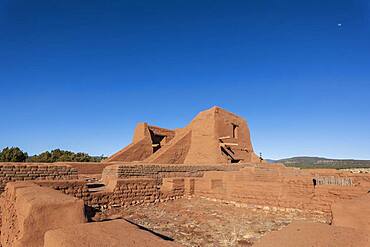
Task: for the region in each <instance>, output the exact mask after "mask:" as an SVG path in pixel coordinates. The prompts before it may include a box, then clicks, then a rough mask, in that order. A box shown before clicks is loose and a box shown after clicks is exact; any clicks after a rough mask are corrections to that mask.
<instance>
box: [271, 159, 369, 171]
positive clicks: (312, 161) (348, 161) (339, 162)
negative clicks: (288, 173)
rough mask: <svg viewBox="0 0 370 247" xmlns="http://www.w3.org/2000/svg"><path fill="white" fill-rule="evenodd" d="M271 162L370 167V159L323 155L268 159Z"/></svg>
mask: <svg viewBox="0 0 370 247" xmlns="http://www.w3.org/2000/svg"><path fill="white" fill-rule="evenodd" d="M267 161H268V162H271V163H283V164H284V165H286V166H292V167H300V168H334V169H344V168H370V160H354V159H328V158H322V157H306V156H302V157H293V158H287V159H281V160H267Z"/></svg>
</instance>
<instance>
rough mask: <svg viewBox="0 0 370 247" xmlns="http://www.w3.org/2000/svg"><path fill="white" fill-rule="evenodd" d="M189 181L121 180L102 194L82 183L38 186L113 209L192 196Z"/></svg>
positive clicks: (43, 184) (89, 203)
mask: <svg viewBox="0 0 370 247" xmlns="http://www.w3.org/2000/svg"><path fill="white" fill-rule="evenodd" d="M189 181H190V180H189V179H187V178H167V179H165V180H164V182H163V185H162V181H161V180H157V179H154V178H131V179H118V180H117V181H116V183H115V186H114V187H113V188H105V189H104V190H102V191H98V192H94V191H90V189H89V188H88V183H87V182H85V181H81V180H70V181H35V183H37V184H38V185H41V186H44V187H51V188H53V189H56V190H59V191H61V192H63V193H65V194H68V195H71V196H74V197H77V198H81V199H82V200H83V201H84V202H85V204H86V205H88V206H91V207H94V208H111V207H125V206H129V205H137V204H149V203H156V202H159V201H167V200H172V199H176V198H179V197H182V196H184V195H185V194H189V191H187V190H186V189H185V183H189ZM162 187H163V188H165V189H162ZM189 188H190V187H189Z"/></svg>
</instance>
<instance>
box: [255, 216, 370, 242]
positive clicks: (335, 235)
mask: <svg viewBox="0 0 370 247" xmlns="http://www.w3.org/2000/svg"><path fill="white" fill-rule="evenodd" d="M254 246H255V247H297V246H299V247H312V246H314V247H320V246H325V247H368V246H370V240H369V238H368V236H366V235H364V234H363V232H361V231H359V230H357V229H354V228H350V227H335V226H329V225H327V224H321V223H312V222H306V221H299V222H293V223H292V224H290V225H289V226H287V227H285V228H283V229H282V230H280V231H276V232H272V233H269V234H267V235H266V236H265V237H263V238H262V239H261V240H260V241H258V242H257V243H256V244H255V245H254Z"/></svg>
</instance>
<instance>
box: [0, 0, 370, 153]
mask: <svg viewBox="0 0 370 247" xmlns="http://www.w3.org/2000/svg"><path fill="white" fill-rule="evenodd" d="M339 24H341V25H339ZM0 31H1V33H0V107H1V108H0V148H2V147H5V146H19V147H21V148H22V149H23V150H25V151H27V152H28V153H29V154H34V153H39V152H42V151H45V150H50V149H54V148H62V149H67V150H72V151H82V152H88V153H90V154H94V155H100V154H105V155H109V154H112V153H114V152H115V151H117V150H119V149H120V148H122V147H123V146H125V145H126V144H128V143H129V142H130V141H131V137H132V133H133V129H134V127H135V124H136V122H139V121H147V122H149V123H151V124H153V125H159V126H162V127H167V128H176V127H183V126H184V125H186V124H187V123H188V122H189V121H190V120H191V119H192V118H193V117H194V116H195V114H196V113H197V112H198V111H200V110H204V109H207V108H209V107H211V106H213V105H218V106H221V107H223V108H225V109H227V110H230V111H232V112H235V113H237V114H238V115H241V116H243V117H245V118H246V119H247V120H248V123H249V125H250V129H251V135H252V141H253V144H254V148H255V151H256V152H262V153H263V154H264V156H265V157H267V158H275V159H276V158H284V157H290V156H297V155H315V156H327V157H333V158H361V159H370V149H369V148H370V2H369V1H368V0H305V1H297V0H291V1H287V0H286V1H284V0H258V1H257V0H254V1H226V0H225V1H219V0H209V1H206V0H197V1H190V0H182V1H179V0H178V1H176V0H168V1H161V0H158V1H152V0H147V1H139V0H135V1H134V0H132V1H102V0H101V1H95V0H91V1H78V0H73V1H70V0H64V1H57V0H44V1H41V0H33V1H29V0H23V1H20V0H0Z"/></svg>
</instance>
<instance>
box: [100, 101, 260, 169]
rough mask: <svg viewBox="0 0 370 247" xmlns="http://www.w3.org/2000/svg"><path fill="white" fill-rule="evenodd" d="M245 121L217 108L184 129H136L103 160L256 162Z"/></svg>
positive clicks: (197, 118)
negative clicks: (130, 139) (130, 138)
mask: <svg viewBox="0 0 370 247" xmlns="http://www.w3.org/2000/svg"><path fill="white" fill-rule="evenodd" d="M258 160H259V158H258V157H257V156H256V155H255V153H254V152H253V147H252V143H251V139H250V133H249V128H248V124H247V122H246V121H245V120H244V119H243V118H241V117H239V116H237V115H235V114H233V113H231V112H228V111H225V110H223V109H221V108H219V107H216V106H215V107H212V108H211V109H208V110H206V111H203V112H200V113H199V114H198V115H197V116H196V117H195V118H194V119H193V120H192V121H191V123H190V124H189V125H188V126H186V127H185V128H181V129H175V130H169V129H163V128H160V127H156V126H150V125H148V124H147V123H139V124H138V125H137V126H136V129H135V133H134V137H133V140H132V143H131V144H130V145H128V146H127V147H125V148H124V149H122V150H121V151H119V152H117V153H115V154H113V155H112V156H111V157H109V158H108V159H107V160H106V161H107V162H111V161H124V162H132V161H142V162H145V163H155V164H221V163H243V162H258Z"/></svg>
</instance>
